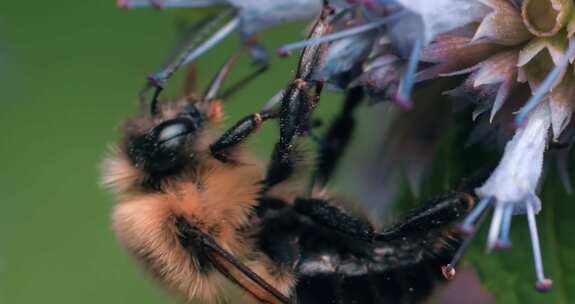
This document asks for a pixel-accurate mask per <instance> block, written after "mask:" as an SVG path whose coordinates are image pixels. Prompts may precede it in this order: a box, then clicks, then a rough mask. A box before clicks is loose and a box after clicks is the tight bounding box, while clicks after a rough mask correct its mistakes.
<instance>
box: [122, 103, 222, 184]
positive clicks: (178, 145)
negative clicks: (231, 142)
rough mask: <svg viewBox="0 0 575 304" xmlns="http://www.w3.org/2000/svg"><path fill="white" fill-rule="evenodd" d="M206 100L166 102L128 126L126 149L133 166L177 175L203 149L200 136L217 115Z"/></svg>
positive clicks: (151, 173) (158, 172) (148, 171)
mask: <svg viewBox="0 0 575 304" xmlns="http://www.w3.org/2000/svg"><path fill="white" fill-rule="evenodd" d="M215 105H216V104H215V103H212V104H211V105H210V107H207V108H209V111H206V110H204V108H206V107H204V106H203V104H202V103H188V102H174V103H163V104H162V105H161V106H160V107H158V111H157V112H156V113H154V114H152V115H150V114H146V115H143V116H142V117H140V118H136V119H134V120H132V121H129V122H128V123H127V125H126V129H125V134H126V139H125V151H126V154H127V156H128V158H129V160H130V161H131V163H132V165H133V166H135V167H136V168H139V169H140V170H143V171H144V172H146V173H147V174H149V175H152V176H158V175H170V174H177V173H178V172H180V171H181V170H182V169H183V168H185V167H186V165H187V164H189V163H191V162H193V161H194V159H196V158H197V157H198V154H199V153H201V152H202V150H204V149H202V148H201V147H200V146H201V145H200V144H199V141H200V140H199V138H200V137H202V135H203V134H206V131H207V130H206V129H209V125H210V123H212V122H214V120H218V119H217V118H215V117H214V114H213V107H214V106H215Z"/></svg>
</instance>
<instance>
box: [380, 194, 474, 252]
mask: <svg viewBox="0 0 575 304" xmlns="http://www.w3.org/2000/svg"><path fill="white" fill-rule="evenodd" d="M473 201H474V200H473V197H472V196H471V195H469V194H467V193H462V192H455V193H451V194H448V195H446V196H443V197H440V198H437V199H435V200H433V201H432V202H430V203H428V204H426V205H425V206H422V207H420V208H417V209H415V210H413V211H411V212H410V213H409V214H408V215H407V216H406V217H405V218H404V219H403V220H402V221H401V222H400V223H398V224H396V225H394V226H392V227H390V228H388V229H386V230H385V231H383V232H380V233H378V234H377V235H376V236H375V240H376V241H389V240H394V239H397V238H401V237H406V236H409V235H415V234H420V233H426V232H428V231H430V230H433V229H438V228H444V227H446V226H449V225H450V224H452V223H455V222H456V221H458V220H460V219H463V217H464V216H465V215H466V214H467V213H468V212H469V210H471V208H472V207H473Z"/></svg>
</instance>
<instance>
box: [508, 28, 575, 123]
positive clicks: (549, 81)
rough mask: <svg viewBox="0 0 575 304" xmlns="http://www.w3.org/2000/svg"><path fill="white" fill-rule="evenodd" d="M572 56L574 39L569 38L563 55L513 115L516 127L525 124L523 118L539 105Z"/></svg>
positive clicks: (574, 45)
mask: <svg viewBox="0 0 575 304" xmlns="http://www.w3.org/2000/svg"><path fill="white" fill-rule="evenodd" d="M573 57H575V39H572V40H571V42H570V43H569V48H568V49H567V51H566V52H565V54H564V55H563V57H561V59H560V60H559V62H558V63H557V64H556V65H555V67H553V69H552V70H551V72H549V74H547V76H546V77H545V79H544V80H543V82H542V83H541V85H539V87H537V89H536V90H535V92H534V93H533V95H532V96H531V98H529V100H528V101H527V103H525V105H524V106H523V108H521V110H519V113H518V114H517V116H515V125H516V126H517V127H522V126H523V125H524V124H525V119H526V118H527V116H528V115H529V113H531V112H532V111H533V110H534V109H535V108H536V107H537V105H539V104H540V103H541V101H543V97H544V96H545V94H547V93H548V92H549V91H551V88H552V86H553V84H554V83H555V81H556V80H557V78H558V77H559V76H561V75H562V71H563V70H564V69H565V67H566V66H567V65H568V64H569V61H570V60H571V58H573Z"/></svg>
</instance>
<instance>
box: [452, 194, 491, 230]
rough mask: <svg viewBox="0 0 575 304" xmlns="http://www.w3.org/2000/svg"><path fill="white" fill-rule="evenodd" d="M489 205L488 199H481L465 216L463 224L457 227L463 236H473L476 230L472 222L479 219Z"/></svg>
mask: <svg viewBox="0 0 575 304" xmlns="http://www.w3.org/2000/svg"><path fill="white" fill-rule="evenodd" d="M490 203H491V198H490V197H484V198H482V199H481V200H480V201H479V203H477V206H476V207H475V208H473V210H471V212H470V213H469V215H467V217H466V218H465V220H463V223H462V224H461V225H460V226H459V230H460V231H461V232H462V233H464V234H468V235H473V234H474V233H475V230H476V225H475V224H473V222H475V220H477V219H478V218H479V216H480V215H481V214H482V213H483V211H484V210H485V209H486V208H487V207H488V206H489V204H490Z"/></svg>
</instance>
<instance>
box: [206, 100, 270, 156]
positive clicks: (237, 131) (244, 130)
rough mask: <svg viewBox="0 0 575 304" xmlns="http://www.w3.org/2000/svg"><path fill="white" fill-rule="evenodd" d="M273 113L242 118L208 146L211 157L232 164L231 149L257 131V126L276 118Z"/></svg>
mask: <svg viewBox="0 0 575 304" xmlns="http://www.w3.org/2000/svg"><path fill="white" fill-rule="evenodd" d="M277 117H278V114H277V113H275V112H271V111H268V112H260V113H254V114H251V115H248V116H246V117H244V118H243V119H242V120H240V121H239V122H237V123H236V124H235V125H234V126H233V127H231V128H230V129H229V130H227V131H226V132H225V133H224V134H223V135H222V136H221V137H220V138H219V139H218V140H217V141H216V142H215V143H213V144H212V145H210V152H211V154H212V156H213V157H214V158H216V159H218V160H220V161H221V162H224V163H228V162H232V157H231V154H232V151H233V148H235V147H237V146H238V145H239V144H241V143H242V142H244V140H245V139H246V138H247V137H248V136H249V135H250V134H252V133H253V132H255V131H257V130H258V128H259V126H260V125H261V124H262V123H263V122H264V121H266V120H268V119H274V118H277Z"/></svg>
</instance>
